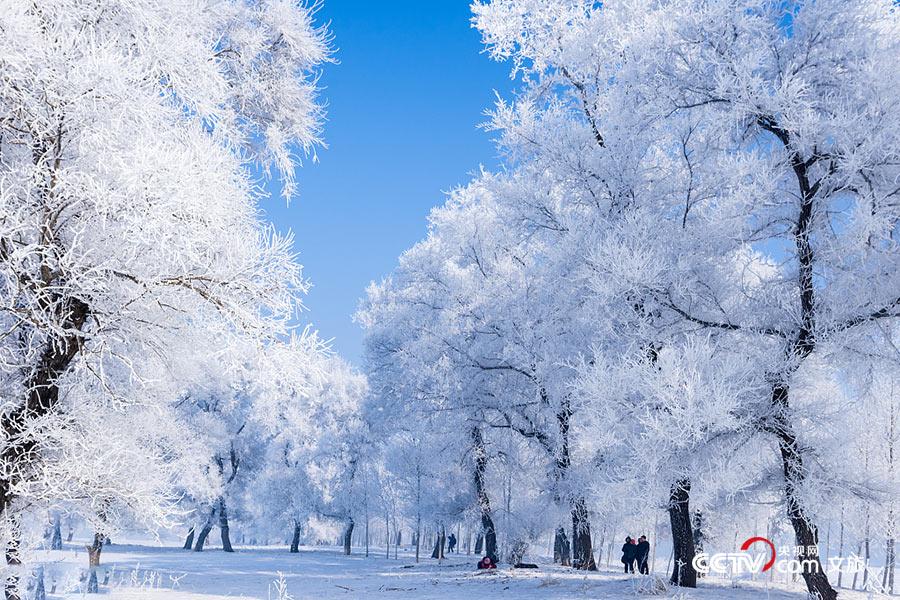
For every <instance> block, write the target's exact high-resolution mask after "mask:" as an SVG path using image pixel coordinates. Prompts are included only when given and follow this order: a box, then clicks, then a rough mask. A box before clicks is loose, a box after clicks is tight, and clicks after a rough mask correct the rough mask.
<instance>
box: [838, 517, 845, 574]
mask: <svg viewBox="0 0 900 600" xmlns="http://www.w3.org/2000/svg"><path fill="white" fill-rule="evenodd" d="M838 558H840V559H841V561H840V563H839V565H840V566H839V567H838V580H837V586H838V587H841V580H842V579H843V578H844V565H843V563H844V560H843V559H844V507H843V506H841V533H840V537H839V541H838Z"/></svg>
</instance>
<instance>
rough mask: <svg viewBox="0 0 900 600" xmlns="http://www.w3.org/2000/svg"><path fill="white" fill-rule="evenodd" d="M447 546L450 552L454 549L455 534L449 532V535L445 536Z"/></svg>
mask: <svg viewBox="0 0 900 600" xmlns="http://www.w3.org/2000/svg"><path fill="white" fill-rule="evenodd" d="M447 547H448V548H449V551H450V552H453V551H454V550H455V549H456V536H455V535H453V534H452V533H451V534H450V537H449V538H447Z"/></svg>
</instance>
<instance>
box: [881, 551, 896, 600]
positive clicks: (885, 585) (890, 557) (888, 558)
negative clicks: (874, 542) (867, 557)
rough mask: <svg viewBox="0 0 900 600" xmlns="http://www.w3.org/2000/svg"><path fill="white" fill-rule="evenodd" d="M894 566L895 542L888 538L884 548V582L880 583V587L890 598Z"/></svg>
mask: <svg viewBox="0 0 900 600" xmlns="http://www.w3.org/2000/svg"><path fill="white" fill-rule="evenodd" d="M896 564H897V556H896V554H895V541H894V538H888V541H887V544H886V546H885V557H884V578H883V579H884V581H882V583H881V587H882V589H883V590H884V591H886V592H887V593H888V594H890V595H891V596H893V595H894V568H895V567H896Z"/></svg>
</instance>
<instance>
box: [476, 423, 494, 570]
mask: <svg viewBox="0 0 900 600" xmlns="http://www.w3.org/2000/svg"><path fill="white" fill-rule="evenodd" d="M472 456H473V459H474V461H475V497H476V501H477V502H478V510H479V512H480V513H481V534H479V541H480V540H481V539H483V540H484V545H485V548H484V554H485V556H488V557H490V559H491V560H492V561H493V562H494V563H496V562H497V532H496V530H495V528H494V519H493V515H492V512H491V499H490V498H489V497H488V494H487V485H486V484H485V473H486V471H487V449H486V448H485V445H484V437H482V435H481V429H480V428H479V427H473V428H472ZM481 536H484V537H483V538H482V537H481ZM475 553H476V554H480V553H481V547H480V544H478V543H476V544H475Z"/></svg>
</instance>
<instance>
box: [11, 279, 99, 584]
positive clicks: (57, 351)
mask: <svg viewBox="0 0 900 600" xmlns="http://www.w3.org/2000/svg"><path fill="white" fill-rule="evenodd" d="M47 277H48V278H52V275H48V276H47ZM52 283H53V282H52V279H48V280H45V281H44V284H45V285H47V286H49V285H51V284H52ZM58 304H59V311H60V314H61V315H66V316H65V318H64V319H63V325H64V328H65V329H66V330H68V331H74V332H80V331H81V329H82V328H83V327H84V324H85V322H86V321H87V318H88V314H89V309H88V306H87V304H85V303H84V302H82V301H81V300H78V299H74V298H69V299H61V301H60V302H59V303H58ZM82 339H83V338H82V337H81V335H80V334H78V333H72V334H69V335H68V336H66V337H64V338H62V339H59V338H55V337H51V338H50V339H49V340H48V341H47V344H46V346H45V348H44V351H43V352H42V353H41V356H40V358H39V360H38V362H37V364H36V365H35V366H34V370H33V371H32V374H31V376H30V377H28V379H27V380H26V381H25V382H24V383H25V389H26V393H25V398H24V401H23V402H22V404H20V405H19V406H17V407H16V408H14V409H12V410H8V411H4V412H3V413H2V415H0V430H2V432H3V439H4V441H5V444H4V448H3V450H2V452H0V463H3V464H4V465H7V469H6V475H3V476H0V519H2V520H6V521H7V522H15V520H16V517H17V515H15V514H9V511H10V510H11V509H12V504H13V501H14V500H15V498H14V497H13V495H12V488H13V486H14V485H15V484H16V483H18V481H19V480H20V478H21V477H23V474H25V473H28V472H29V469H28V468H25V467H33V466H34V465H33V464H32V463H33V460H34V458H33V457H34V455H35V447H36V444H37V439H36V438H35V437H34V436H32V435H30V434H29V429H30V425H31V423H32V422H33V421H34V420H35V419H39V418H41V417H44V416H46V415H49V414H51V413H53V412H54V411H55V410H57V405H58V404H59V386H58V385H57V381H58V380H59V378H60V377H61V376H62V375H63V374H64V373H65V372H66V371H67V370H68V368H69V365H70V364H71V363H72V360H73V359H74V358H75V355H76V354H77V353H78V351H79V350H80V349H81V343H82ZM6 564H7V566H18V565H21V559H20V555H19V548H18V542H14V543H13V544H11V546H10V547H8V548H7V550H6ZM15 571H16V569H12V570H11V574H10V575H8V576H7V578H6V583H5V592H6V597H7V600H19V591H18V585H19V578H18V575H16V574H14V572H15Z"/></svg>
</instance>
